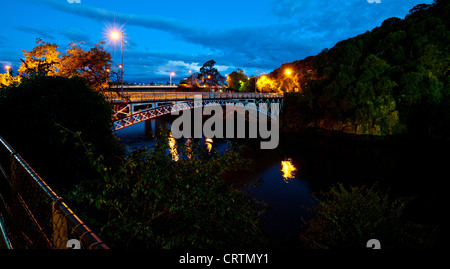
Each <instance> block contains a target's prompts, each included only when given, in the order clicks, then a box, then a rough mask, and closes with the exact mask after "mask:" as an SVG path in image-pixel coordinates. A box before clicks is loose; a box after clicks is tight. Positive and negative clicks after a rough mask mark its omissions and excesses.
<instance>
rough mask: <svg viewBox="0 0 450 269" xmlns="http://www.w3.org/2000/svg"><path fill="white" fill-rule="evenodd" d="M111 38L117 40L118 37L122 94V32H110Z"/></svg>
mask: <svg viewBox="0 0 450 269" xmlns="http://www.w3.org/2000/svg"><path fill="white" fill-rule="evenodd" d="M110 37H111V39H113V40H118V39H120V66H119V67H120V84H121V88H122V95H123V32H119V31H112V32H111V34H110Z"/></svg>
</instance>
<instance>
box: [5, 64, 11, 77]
mask: <svg viewBox="0 0 450 269" xmlns="http://www.w3.org/2000/svg"><path fill="white" fill-rule="evenodd" d="M5 69H6V74H8V76H11V66H9V65H7V66H5Z"/></svg>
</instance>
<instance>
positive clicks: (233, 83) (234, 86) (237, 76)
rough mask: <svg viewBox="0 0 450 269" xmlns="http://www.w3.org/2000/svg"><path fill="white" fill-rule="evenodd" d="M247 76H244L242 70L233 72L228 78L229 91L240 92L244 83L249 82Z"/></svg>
mask: <svg viewBox="0 0 450 269" xmlns="http://www.w3.org/2000/svg"><path fill="white" fill-rule="evenodd" d="M247 78H248V77H247V75H246V74H244V71H243V70H242V69H237V70H235V71H233V72H231V73H230V74H229V75H228V77H227V84H228V89H231V90H233V91H239V90H240V89H241V86H242V82H244V81H247Z"/></svg>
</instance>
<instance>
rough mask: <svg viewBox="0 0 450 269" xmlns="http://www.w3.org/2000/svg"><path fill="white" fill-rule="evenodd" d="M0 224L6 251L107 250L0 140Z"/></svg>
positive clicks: (9, 147) (21, 159)
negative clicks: (8, 249)
mask: <svg viewBox="0 0 450 269" xmlns="http://www.w3.org/2000/svg"><path fill="white" fill-rule="evenodd" d="M0 221H2V223H3V224H4V225H2V226H3V228H2V230H5V229H6V234H7V236H8V240H5V241H7V248H17V249H67V248H68V242H69V240H71V239H75V240H77V241H74V240H73V241H71V242H74V243H76V244H75V245H74V246H75V247H76V248H79V247H81V248H83V249H108V246H107V245H106V244H105V243H103V242H102V240H100V238H99V237H98V236H97V235H96V234H95V233H94V232H93V231H92V230H90V229H89V227H87V226H86V225H85V224H84V223H83V222H82V221H81V220H80V219H79V218H78V217H77V216H76V215H75V213H74V212H73V211H72V210H71V209H70V208H69V207H68V206H67V205H66V204H65V203H64V202H63V201H62V199H61V197H59V196H58V195H56V193H55V192H54V191H53V190H52V189H51V188H50V187H49V186H48V185H47V184H46V183H45V182H44V181H43V180H42V179H41V178H40V177H39V175H38V174H36V172H35V171H34V170H33V169H32V168H31V167H30V166H29V165H28V164H27V162H26V161H25V160H24V159H23V158H22V157H21V156H20V155H19V154H18V153H17V152H15V151H14V149H13V148H12V147H11V146H10V145H9V144H8V143H7V142H6V141H5V140H4V139H3V138H2V137H1V136H0ZM0 236H1V234H0ZM78 243H80V244H79V245H78Z"/></svg>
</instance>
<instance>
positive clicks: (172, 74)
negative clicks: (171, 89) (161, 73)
mask: <svg viewBox="0 0 450 269" xmlns="http://www.w3.org/2000/svg"><path fill="white" fill-rule="evenodd" d="M172 76H175V72H172V73H170V86H172Z"/></svg>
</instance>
